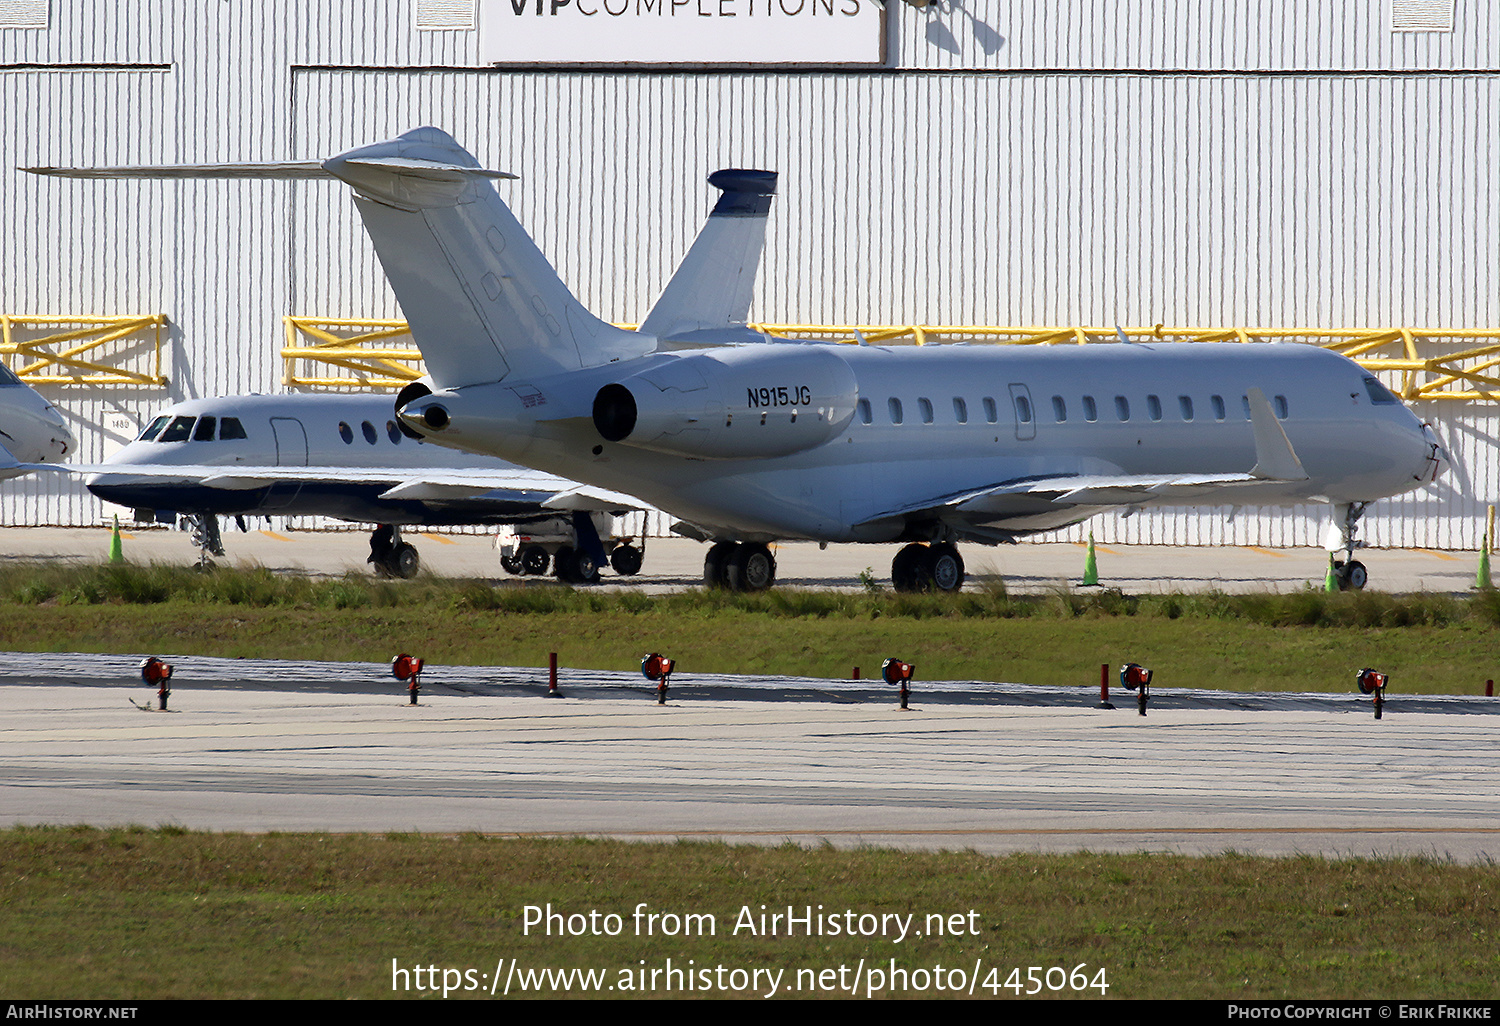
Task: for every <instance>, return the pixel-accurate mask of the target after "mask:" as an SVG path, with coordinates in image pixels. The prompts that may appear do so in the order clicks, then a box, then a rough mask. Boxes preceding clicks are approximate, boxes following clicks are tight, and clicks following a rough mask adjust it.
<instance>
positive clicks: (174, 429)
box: [157, 417, 198, 442]
mask: <svg viewBox="0 0 1500 1026" xmlns="http://www.w3.org/2000/svg"><path fill="white" fill-rule="evenodd" d="M197 419H198V418H197V417H174V418H172V423H170V424H168V425H167V428H166V430H165V431H163V432H162V433H161V437H159V438H158V439H157V441H158V442H186V441H187V440H188V439H189V438H191V437H192V434H193V421H195V420H197Z"/></svg>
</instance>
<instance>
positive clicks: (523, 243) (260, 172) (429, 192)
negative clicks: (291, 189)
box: [25, 128, 656, 388]
mask: <svg viewBox="0 0 1500 1026" xmlns="http://www.w3.org/2000/svg"><path fill="white" fill-rule="evenodd" d="M25 170H27V171H29V172H31V173H32V174H40V175H49V176H54V177H60V178H164V179H184V178H253V179H292V180H303V179H319V178H323V179H326V178H329V177H333V178H338V179H340V180H341V181H343V182H345V183H347V184H348V185H350V186H351V187H352V188H353V189H354V193H355V204H356V205H357V206H358V208H359V212H360V214H361V216H363V217H364V221H365V228H366V230H367V231H368V233H369V235H370V240H371V241H372V242H373V243H374V245H375V252H376V254H377V255H378V256H379V257H380V262H381V264H382V265H383V266H384V267H385V273H386V277H387V278H388V279H389V280H390V283H391V288H392V289H393V290H394V291H395V293H396V299H397V301H398V302H400V304H401V309H402V312H403V313H405V315H406V319H407V323H408V324H409V325H410V326H411V333H412V337H413V338H414V339H415V340H416V343H417V347H418V348H419V349H421V350H422V356H423V358H424V359H425V361H426V364H427V370H428V373H429V375H430V377H431V379H432V382H433V384H434V385H436V386H437V387H438V388H456V387H459V386H461V385H471V384H482V383H486V382H492V381H499V380H501V379H503V378H506V377H508V376H510V375H513V374H514V375H517V376H519V377H540V376H544V375H547V374H553V373H558V372H562V371H569V370H578V369H580V368H583V367H597V366H601V365H603V364H607V363H610V362H612V361H615V360H622V359H629V358H631V357H635V356H642V355H645V354H646V353H649V352H652V351H653V350H654V349H655V348H656V339H655V338H654V337H652V336H650V335H646V334H642V333H637V332H633V331H625V330H623V329H621V328H616V327H615V326H614V325H612V324H607V323H605V322H604V321H601V320H600V319H599V318H597V317H595V316H594V315H593V314H591V313H590V312H589V311H588V310H586V309H584V306H583V304H582V303H580V302H578V300H577V299H575V298H574V297H573V294H572V293H571V292H569V291H568V287H567V286H566V285H564V284H563V283H562V279H561V278H559V277H558V276H557V272H556V271H555V270H554V269H553V267H552V265H551V264H550V263H548V262H547V258H546V257H544V256H543V255H542V253H541V250H539V249H537V247H536V244H535V243H534V242H532V241H531V237H530V236H529V235H527V234H526V231H525V230H524V229H523V228H522V227H521V225H520V223H519V222H517V221H516V219H515V216H514V215H513V214H511V212H510V210H509V208H507V207H506V205H505V203H504V202H503V201H502V200H501V199H500V196H499V194H498V193H497V192H496V191H495V188H494V186H493V185H491V184H490V182H491V180H492V179H496V178H514V177H516V176H515V175H512V174H508V173H506V172H503V171H490V170H487V169H485V168H483V167H481V166H480V165H479V162H478V161H477V160H475V159H474V157H473V155H471V154H470V153H469V152H468V151H467V150H465V149H464V148H463V147H462V146H460V145H459V144H458V143H457V142H455V141H454V139H453V137H452V136H450V135H448V134H447V133H446V132H444V131H442V130H441V129H437V128H417V129H413V130H412V131H410V132H407V133H406V134H404V135H401V136H398V137H396V138H395V139H390V140H387V141H386V142H380V143H374V144H373V145H370V146H362V147H360V148H359V149H355V150H350V151H349V152H347V153H341V154H339V155H338V156H336V157H331V158H329V159H328V160H325V161H321V162H319V161H287V162H281V163H246V164H181V165H169V166H155V167H144V166H134V167H95V168H64V167H38V168H26V169H25Z"/></svg>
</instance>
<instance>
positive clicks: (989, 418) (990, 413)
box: [984, 396, 1000, 424]
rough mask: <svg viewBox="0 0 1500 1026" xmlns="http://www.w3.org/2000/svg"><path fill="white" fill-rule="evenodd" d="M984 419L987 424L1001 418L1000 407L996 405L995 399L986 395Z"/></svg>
mask: <svg viewBox="0 0 1500 1026" xmlns="http://www.w3.org/2000/svg"><path fill="white" fill-rule="evenodd" d="M984 419H985V423H987V424H993V423H995V422H996V421H998V420H999V419H1000V409H999V407H997V406H996V405H995V400H994V399H992V398H990V397H989V396H985V397H984Z"/></svg>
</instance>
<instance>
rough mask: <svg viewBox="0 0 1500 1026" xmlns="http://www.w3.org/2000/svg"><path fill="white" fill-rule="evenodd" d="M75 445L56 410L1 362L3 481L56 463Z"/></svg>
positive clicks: (0, 466)
mask: <svg viewBox="0 0 1500 1026" xmlns="http://www.w3.org/2000/svg"><path fill="white" fill-rule="evenodd" d="M75 446H76V443H75V442H74V440H73V434H72V432H70V431H69V430H68V425H67V422H66V421H64V420H63V416H62V414H61V413H59V412H58V409H57V407H55V406H53V405H52V404H51V403H49V402H48V401H47V400H46V399H44V398H42V396H41V395H39V394H38V393H37V392H36V391H35V390H33V389H32V388H30V387H28V386H27V385H26V383H25V382H23V381H22V380H21V379H20V378H18V377H16V375H15V373H14V372H12V371H11V369H10V368H9V367H7V366H5V365H4V364H3V363H0V479H4V478H8V477H19V476H20V475H22V474H27V473H30V472H31V471H32V470H35V469H39V468H40V467H41V465H44V464H50V463H57V462H58V461H60V460H62V459H64V458H65V457H66V456H67V455H68V453H70V452H72V451H73V449H74V448H75Z"/></svg>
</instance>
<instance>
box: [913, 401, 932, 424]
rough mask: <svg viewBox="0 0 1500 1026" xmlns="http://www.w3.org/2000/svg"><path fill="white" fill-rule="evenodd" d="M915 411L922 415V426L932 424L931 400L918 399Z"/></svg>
mask: <svg viewBox="0 0 1500 1026" xmlns="http://www.w3.org/2000/svg"><path fill="white" fill-rule="evenodd" d="M917 410H918V411H919V412H920V413H921V414H922V423H923V424H931V423H932V400H931V399H918V400H917Z"/></svg>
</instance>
